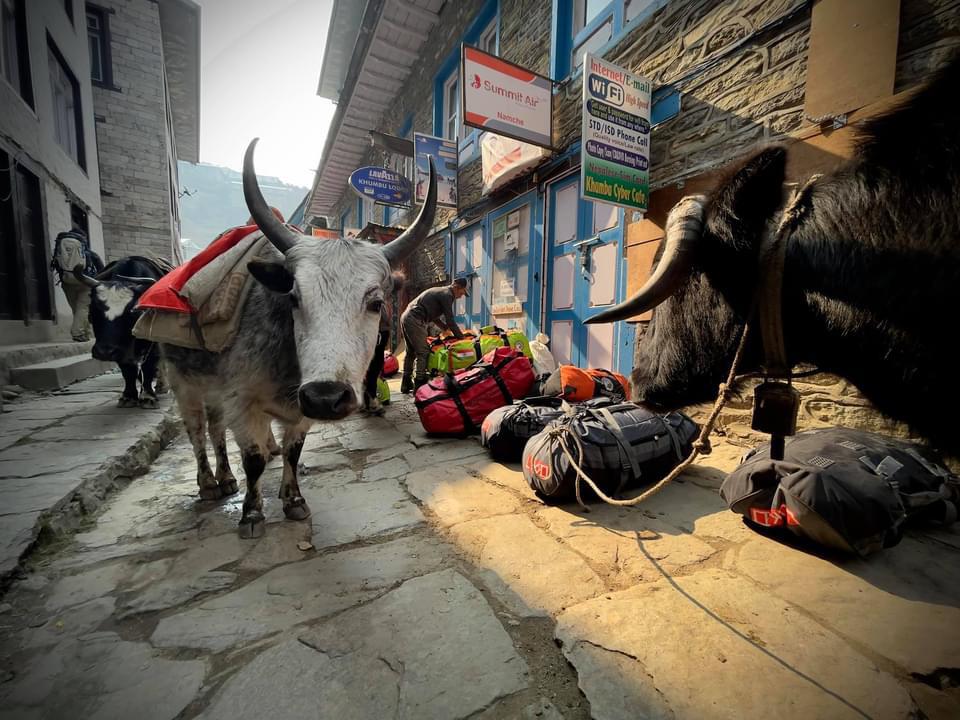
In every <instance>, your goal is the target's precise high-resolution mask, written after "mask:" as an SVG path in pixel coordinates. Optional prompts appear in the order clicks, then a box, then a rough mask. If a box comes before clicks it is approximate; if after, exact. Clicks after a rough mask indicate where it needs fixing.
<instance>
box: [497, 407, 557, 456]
mask: <svg viewBox="0 0 960 720" xmlns="http://www.w3.org/2000/svg"><path fill="white" fill-rule="evenodd" d="M564 405H565V402H564V400H563V398H559V397H532V398H527V399H526V400H518V401H517V402H515V403H514V404H513V405H505V406H504V407H501V408H497V409H496V410H494V411H493V412H491V413H490V414H489V415H487V417H486V418H485V419H484V421H483V425H482V426H481V428H480V444H481V445H483V446H484V447H485V448H487V449H488V450H489V451H490V455H491V456H492V457H493V459H494V460H497V461H499V462H520V460H521V458H522V456H523V448H524V446H525V445H526V444H527V440H529V439H530V438H532V437H533V436H534V435H536V434H537V433H539V432H540V431H542V430H543V429H544V428H545V427H547V425H549V424H550V423H551V422H552V421H554V420H556V419H557V418H559V417H561V416H562V415H563V414H564V412H565V410H564ZM568 407H569V406H568Z"/></svg>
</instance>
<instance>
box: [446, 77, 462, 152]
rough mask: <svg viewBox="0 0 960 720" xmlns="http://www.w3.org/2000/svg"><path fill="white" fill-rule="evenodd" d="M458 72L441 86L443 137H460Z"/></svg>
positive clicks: (452, 138)
mask: <svg viewBox="0 0 960 720" xmlns="http://www.w3.org/2000/svg"><path fill="white" fill-rule="evenodd" d="M459 73H460V70H459V68H458V69H457V71H456V72H454V73H453V74H452V75H451V76H450V78H449V79H448V80H447V81H446V82H445V83H444V84H443V137H445V138H446V139H447V140H456V139H459V137H460V76H459Z"/></svg>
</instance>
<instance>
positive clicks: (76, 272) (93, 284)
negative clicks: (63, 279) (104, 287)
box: [73, 265, 100, 290]
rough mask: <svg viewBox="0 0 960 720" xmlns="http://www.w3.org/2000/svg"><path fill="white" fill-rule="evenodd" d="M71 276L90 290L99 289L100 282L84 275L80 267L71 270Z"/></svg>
mask: <svg viewBox="0 0 960 720" xmlns="http://www.w3.org/2000/svg"><path fill="white" fill-rule="evenodd" d="M73 276H74V277H75V278H76V279H77V280H79V281H80V282H82V283H83V284H84V285H86V286H87V287H88V288H90V289H91V290H92V289H94V288H98V287H100V281H99V280H97V279H96V278H92V277H90V276H89V275H86V274H84V272H83V269H82V268H81V266H80V265H77V267H75V268H74V269H73Z"/></svg>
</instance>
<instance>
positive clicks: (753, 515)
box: [720, 428, 960, 556]
mask: <svg viewBox="0 0 960 720" xmlns="http://www.w3.org/2000/svg"><path fill="white" fill-rule="evenodd" d="M720 495H721V496H722V497H723V499H724V500H725V501H726V503H727V505H728V506H729V507H730V509H731V510H733V511H734V512H737V513H740V514H741V515H743V517H744V520H745V521H746V522H747V524H748V525H750V526H752V527H754V528H755V529H757V530H763V531H765V532H768V533H770V534H773V535H777V534H784V533H786V534H788V535H796V536H800V537H805V538H809V539H810V540H813V541H814V542H816V543H819V544H820V545H825V546H827V547H831V548H837V549H840V550H844V551H847V552H854V553H857V554H858V555H860V556H865V555H869V554H870V553H873V552H876V551H878V550H880V549H882V548H885V547H890V546H892V545H896V544H897V543H898V542H899V541H900V538H901V537H902V533H903V525H904V523H905V522H906V521H907V520H908V519H912V518H916V519H920V518H926V519H928V520H933V521H937V522H941V523H950V522H952V521H953V520H954V519H956V516H957V503H958V500H960V485H958V479H957V477H956V476H954V475H952V474H951V473H950V472H949V471H948V470H947V469H946V468H945V467H944V466H943V464H942V463H941V461H940V459H939V458H938V457H937V456H936V455H935V454H934V453H933V452H931V451H930V450H929V449H927V448H924V447H922V446H919V445H915V444H913V443H909V442H905V441H903V440H894V439H892V438H887V437H883V436H881V435H875V434H873V433H868V432H863V431H860V430H849V429H846V428H825V429H822V430H808V431H805V432H801V433H798V434H797V435H795V436H794V437H792V438H789V439H788V440H787V443H786V448H785V451H784V459H783V460H771V459H770V446H769V445H762V446H760V447H759V448H757V449H755V450H752V451H751V452H749V453H747V455H746V456H745V457H744V459H743V460H742V461H741V464H740V466H739V467H737V469H736V470H734V471H733V472H732V473H730V474H729V475H728V476H727V479H726V480H724V482H723V485H722V486H721V488H720Z"/></svg>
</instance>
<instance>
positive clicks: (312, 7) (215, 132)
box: [196, 0, 336, 187]
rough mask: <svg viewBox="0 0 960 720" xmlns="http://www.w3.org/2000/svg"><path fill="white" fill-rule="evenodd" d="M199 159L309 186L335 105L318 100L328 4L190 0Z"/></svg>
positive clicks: (315, 1) (317, 0)
mask: <svg viewBox="0 0 960 720" xmlns="http://www.w3.org/2000/svg"><path fill="white" fill-rule="evenodd" d="M196 2H197V4H199V5H200V7H201V18H202V21H201V22H202V25H201V28H202V29H201V40H200V67H201V71H200V161H201V162H206V163H213V164H215V165H224V166H227V167H230V168H233V169H234V170H240V169H241V166H242V164H243V153H244V150H246V147H247V144H248V143H249V142H250V140H251V139H253V138H254V137H259V138H260V142H259V144H258V145H257V154H256V168H257V174H258V175H275V176H277V177H279V178H280V179H281V180H283V181H284V182H287V183H291V184H294V185H302V186H305V187H310V186H311V185H312V184H313V174H314V171H315V170H316V168H317V164H318V163H319V161H320V155H321V153H322V152H323V143H324V140H325V139H326V134H327V128H328V127H329V125H330V121H331V119H332V118H333V113H334V110H335V108H336V106H335V105H334V104H333V103H332V102H330V101H329V100H323V99H321V98H319V97H317V84H318V82H319V79H320V66H321V64H322V63H323V48H324V43H325V40H326V34H327V27H328V26H329V23H330V11H331V9H332V7H333V1H332V0H270V2H264V1H263V0H196Z"/></svg>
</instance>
